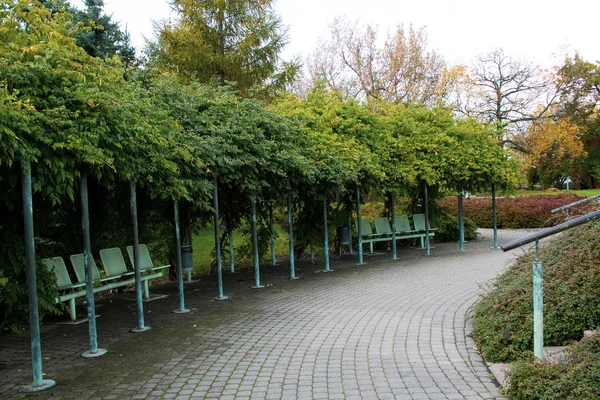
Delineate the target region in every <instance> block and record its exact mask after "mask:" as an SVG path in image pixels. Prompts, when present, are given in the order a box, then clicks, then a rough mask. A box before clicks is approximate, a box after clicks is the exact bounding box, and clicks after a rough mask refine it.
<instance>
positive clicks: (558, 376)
mask: <svg viewBox="0 0 600 400" xmlns="http://www.w3.org/2000/svg"><path fill="white" fill-rule="evenodd" d="M508 379H509V381H510V386H509V387H508V388H507V390H506V395H507V396H508V397H509V398H510V399H513V400H532V399H539V400H559V399H579V400H593V399H597V398H599V397H600V337H599V336H593V337H591V338H589V339H584V340H583V341H582V342H580V343H576V344H574V345H573V346H571V347H570V348H569V349H568V354H567V357H566V358H565V359H563V360H562V361H561V362H560V363H559V364H557V365H555V364H548V363H537V362H535V361H533V360H523V361H519V362H517V363H515V364H514V365H513V368H512V369H511V371H510V373H509V374H508Z"/></svg>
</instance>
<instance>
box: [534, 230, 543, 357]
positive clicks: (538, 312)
mask: <svg viewBox="0 0 600 400" xmlns="http://www.w3.org/2000/svg"><path fill="white" fill-rule="evenodd" d="M533 354H534V355H535V357H536V358H537V359H538V360H539V361H544V294H543V287H542V262H541V261H540V242H539V240H536V241H535V261H534V262H533Z"/></svg>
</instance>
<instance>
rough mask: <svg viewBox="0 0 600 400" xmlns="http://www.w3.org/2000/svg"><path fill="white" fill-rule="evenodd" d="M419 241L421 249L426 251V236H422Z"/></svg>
mask: <svg viewBox="0 0 600 400" xmlns="http://www.w3.org/2000/svg"><path fill="white" fill-rule="evenodd" d="M419 239H420V240H421V248H422V249H424V248H425V236H421V237H420V238H419Z"/></svg>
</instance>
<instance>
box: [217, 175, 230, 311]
mask: <svg viewBox="0 0 600 400" xmlns="http://www.w3.org/2000/svg"><path fill="white" fill-rule="evenodd" d="M213 207H214V209H215V219H214V224H215V258H216V259H217V289H218V295H217V296H215V297H213V300H227V299H228V298H229V296H224V295H223V267H222V265H221V237H220V236H219V235H220V232H219V231H220V229H219V181H218V177H217V175H215V183H214V187H213Z"/></svg>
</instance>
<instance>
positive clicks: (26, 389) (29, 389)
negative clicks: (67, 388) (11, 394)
mask: <svg viewBox="0 0 600 400" xmlns="http://www.w3.org/2000/svg"><path fill="white" fill-rule="evenodd" d="M54 386H56V382H55V381H53V380H52V379H44V380H43V381H42V384H41V385H36V386H34V385H27V386H23V387H22V388H21V389H19V392H21V393H38V392H42V391H44V390H48V389H50V388H53V387H54Z"/></svg>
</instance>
